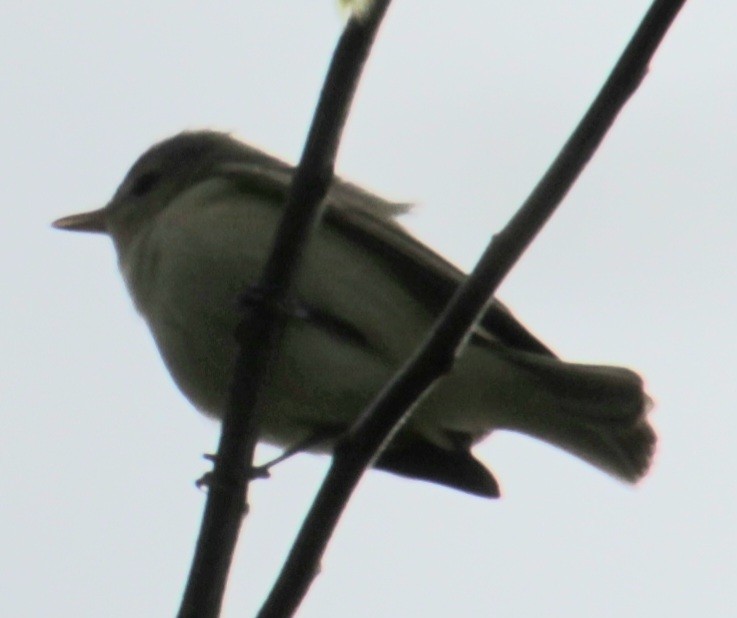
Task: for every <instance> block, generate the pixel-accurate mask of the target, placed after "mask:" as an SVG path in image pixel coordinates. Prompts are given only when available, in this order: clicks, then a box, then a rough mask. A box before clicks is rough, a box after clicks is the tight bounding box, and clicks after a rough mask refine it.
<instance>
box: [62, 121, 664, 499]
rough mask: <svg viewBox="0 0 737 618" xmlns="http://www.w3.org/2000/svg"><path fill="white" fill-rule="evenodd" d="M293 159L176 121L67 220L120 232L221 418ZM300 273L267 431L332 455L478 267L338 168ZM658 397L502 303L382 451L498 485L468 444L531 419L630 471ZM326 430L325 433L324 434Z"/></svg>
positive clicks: (153, 317) (647, 453)
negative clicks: (415, 228) (250, 292)
mask: <svg viewBox="0 0 737 618" xmlns="http://www.w3.org/2000/svg"><path fill="white" fill-rule="evenodd" d="M292 174H293V168H292V167H291V166H289V165H288V164H286V163H283V162H282V161H279V160H278V159H275V158H273V157H271V156H269V155H267V154H265V153H263V152H261V151H259V150H257V149H255V148H253V147H251V146H248V145H246V144H244V143H242V142H239V141H237V140H235V139H234V138H232V137H230V136H229V135H227V134H223V133H218V132H211V131H198V132H185V133H180V134H179V135H176V136H174V137H172V138H169V139H166V140H164V141H162V142H161V143H159V144H156V145H155V146H153V147H152V148H150V149H149V150H148V151H147V152H145V153H144V154H143V155H142V156H141V157H140V158H139V159H138V161H136V163H135V164H134V165H133V167H132V168H131V170H130V171H129V172H128V174H127V175H126V177H125V178H124V180H123V182H122V184H121V185H120V187H118V190H117V191H116V192H115V195H114V196H113V198H112V199H111V200H110V202H109V203H108V204H107V205H106V206H105V207H103V208H101V209H99V210H94V211H92V212H87V213H83V214H77V215H71V216H68V217H64V218H62V219H59V220H58V221H56V222H54V226H55V227H57V228H60V229H65V230H74V231H83V232H100V233H103V234H108V235H109V236H110V237H111V238H112V240H113V243H114V245H115V249H116V251H117V255H118V261H119V265H120V270H121V272H122V274H123V277H124V279H125V282H126V284H127V286H128V291H129V292H130V295H131V297H132V298H133V302H134V303H135V306H136V308H137V309H138V311H139V312H140V313H141V315H142V316H143V317H144V319H145V320H146V322H147V323H148V325H149V327H150V329H151V333H152V334H153V337H154V339H155V340H156V344H157V346H158V348H159V351H160V353H161V356H162V357H163V359H164V362H165V364H166V366H167V368H168V369H169V371H170V373H171V375H172V377H173V378H174V381H175V382H176V384H177V385H178V386H179V388H180V389H181V390H182V392H183V393H184V394H185V395H186V397H187V398H188V399H189V400H190V401H191V402H192V403H193V404H194V406H195V407H197V408H198V409H199V410H201V411H202V412H204V413H205V414H208V415H210V416H214V417H222V416H223V414H224V411H225V405H226V401H227V398H228V392H229V387H230V384H231V380H232V373H233V366H234V362H235V357H236V354H237V344H236V340H235V338H234V330H235V328H236V325H237V323H238V322H239V319H240V315H241V312H240V309H239V303H238V299H239V298H240V297H241V295H242V294H243V293H244V292H245V291H246V290H247V289H248V288H249V286H251V285H252V284H254V283H255V282H256V280H257V279H258V277H259V274H260V272H261V269H262V267H263V265H264V263H265V260H266V257H267V254H268V252H269V250H270V247H271V244H272V238H273V236H274V233H275V230H276V227H277V225H278V223H279V220H280V217H281V214H282V202H283V199H284V196H285V194H286V191H287V188H288V186H289V183H290V180H291V177H292ZM326 199H327V202H328V206H327V211H326V214H325V217H324V219H323V221H322V223H321V225H320V226H319V228H318V229H317V230H316V232H315V235H314V237H313V239H312V241H311V243H310V245H309V248H308V250H307V254H306V256H305V260H304V263H303V264H302V267H301V270H300V273H299V276H298V281H297V285H296V297H297V299H298V301H297V304H298V306H299V307H300V308H301V309H300V310H299V311H295V312H294V314H293V315H290V316H289V317H288V318H287V322H286V327H285V332H284V336H283V338H282V340H281V345H280V349H279V350H278V353H279V356H278V360H277V361H276V363H275V364H274V367H273V371H272V373H271V374H270V375H268V376H267V377H266V384H265V385H264V388H263V396H262V397H261V399H260V405H261V406H262V408H261V412H260V414H261V418H262V422H261V426H260V439H262V440H265V441H267V442H270V443H273V444H276V445H280V446H282V447H285V448H291V447H295V446H296V445H299V444H303V443H307V442H309V441H310V440H311V439H314V438H317V439H318V442H317V443H315V442H314V441H313V443H312V444H311V446H310V450H313V451H317V452H330V450H331V448H332V445H333V444H334V440H335V437H336V436H337V435H339V433H340V432H341V431H342V430H345V429H347V428H348V426H349V425H350V423H351V422H352V421H353V420H354V419H356V417H357V416H358V415H359V413H360V412H361V411H362V409H363V408H364V407H365V406H366V405H367V404H368V403H369V402H370V400H371V399H372V398H373V397H374V396H375V395H376V393H377V392H378V391H379V389H380V388H381V387H382V385H383V384H384V383H385V382H386V381H387V380H388V379H389V378H390V377H391V375H392V373H393V372H394V371H395V370H396V369H397V368H398V367H399V366H400V365H401V364H402V363H403V361H405V360H406V359H407V358H408V356H409V355H410V354H411V353H412V351H413V350H414V348H415V347H416V346H417V345H418V344H419V343H420V341H421V340H422V339H423V337H424V336H425V334H426V333H427V331H428V329H429V328H430V326H431V324H432V323H433V321H434V320H435V318H436V317H437V316H438V314H439V313H440V312H441V310H442V308H443V306H444V305H445V304H446V303H447V302H448V300H449V298H450V297H451V295H452V294H453V292H454V291H455V289H456V288H457V287H458V285H459V284H460V283H461V282H462V281H463V280H464V277H465V276H464V274H463V273H462V272H461V271H459V270H458V269H456V268H455V267H454V266H452V265H451V264H449V263H448V262H447V261H445V260H444V259H443V258H442V257H440V256H439V255H437V254H436V253H434V252H433V251H432V250H431V249H429V248H428V247H426V246H425V245H423V244H422V243H420V242H419V241H417V240H416V239H414V238H413V237H412V236H410V235H409V233H407V232H406V231H405V230H404V229H403V228H402V226H401V225H400V224H399V223H397V221H396V217H397V216H398V215H400V214H402V213H404V212H406V211H407V210H408V206H407V205H403V204H397V203H392V202H389V201H386V200H384V199H381V198H379V197H377V196H375V195H372V194H371V193H368V192H366V191H364V190H362V189H360V188H358V187H356V186H355V185H352V184H349V183H347V182H344V181H342V180H339V179H335V180H334V181H333V184H332V187H331V189H330V191H329V193H328V196H327V198H326ZM649 406H650V400H649V398H648V397H647V395H646V394H645V393H644V390H643V384H642V380H641V378H640V377H639V376H638V375H637V374H636V373H634V372H632V371H630V370H628V369H624V368H620V367H607V366H599V365H582V364H573V363H567V362H564V361H562V360H560V359H558V358H557V357H556V356H555V354H553V352H551V351H550V350H549V349H548V348H547V347H546V346H545V345H544V344H543V343H541V342H540V341H539V340H538V339H537V338H536V337H535V336H534V335H532V334H531V333H530V332H529V331H528V330H527V329H526V328H525V327H524V326H522V325H521V324H520V323H519V322H518V321H517V320H516V319H515V317H514V316H513V315H512V314H511V313H510V311H509V310H508V309H507V308H506V307H505V306H504V305H502V304H501V303H500V302H499V301H497V300H491V301H490V302H489V304H488V307H487V309H486V313H485V315H484V317H483V318H482V319H481V321H480V322H479V324H478V325H477V327H476V329H475V331H474V333H473V336H472V337H471V339H470V341H469V343H468V345H467V346H466V348H465V349H464V351H463V353H462V354H461V355H460V357H459V358H458V360H457V362H456V364H455V366H454V367H453V370H452V371H451V373H450V374H449V375H447V376H446V377H444V378H443V379H442V380H441V381H440V382H439V383H438V384H437V385H436V386H435V388H434V389H433V390H432V391H431V392H430V393H429V394H427V395H426V396H425V397H424V399H422V401H421V402H420V404H419V405H418V406H417V408H416V410H415V412H414V414H413V415H412V416H411V418H410V419H409V421H408V422H407V423H406V424H405V425H404V426H403V427H402V428H401V430H400V431H399V432H398V433H397V435H396V436H395V437H394V438H393V440H392V442H391V444H390V445H389V446H388V447H387V448H386V450H385V451H384V452H383V453H382V455H381V456H380V457H379V459H378V460H377V461H376V462H375V464H374V465H375V467H377V468H381V469H384V470H388V471H390V472H393V473H396V474H400V475H404V476H408V477H413V478H418V479H423V480H428V481H432V482H435V483H440V484H443V485H448V486H450V487H454V488H457V489H460V490H463V491H466V492H470V493H472V494H477V495H482V496H489V497H495V496H498V495H499V487H498V484H497V482H496V480H495V479H494V477H493V475H492V474H491V472H489V471H488V470H487V468H486V467H484V465H483V464H482V463H481V462H479V461H478V460H477V459H475V458H474V456H473V455H472V453H471V450H470V449H471V447H472V446H473V445H474V444H476V443H477V442H479V441H480V440H482V439H483V438H484V437H486V436H488V435H489V434H490V433H491V432H492V431H493V430H496V429H508V430H512V431H519V432H523V433H525V434H528V435H530V436H534V437H535V438H539V439H541V440H544V441H546V442H549V443H551V444H554V445H556V446H558V447H560V448H562V449H564V450H566V451H568V452H569V453H572V454H573V455H576V456H578V457H580V458H581V459H583V460H585V461H587V462H589V463H591V464H593V465H594V466H596V467H598V468H600V469H602V470H604V471H606V472H608V473H610V474H612V475H614V476H616V477H619V478H620V479H623V480H626V481H630V482H634V481H637V480H638V479H639V478H640V477H642V476H643V475H644V474H645V472H646V471H647V469H648V466H649V464H650V460H651V456H652V452H653V449H654V445H655V434H654V432H653V430H652V428H651V427H650V426H649V425H648V423H647V420H646V413H647V410H648V408H649ZM320 438H324V439H322V440H321V441H320V440H319V439H320Z"/></svg>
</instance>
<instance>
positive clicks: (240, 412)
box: [178, 0, 390, 618]
mask: <svg viewBox="0 0 737 618" xmlns="http://www.w3.org/2000/svg"><path fill="white" fill-rule="evenodd" d="M389 3H390V0H377V1H376V2H375V3H374V5H373V9H372V10H371V11H370V12H369V13H367V14H366V15H362V17H361V19H358V18H352V19H350V20H349V21H348V23H347V25H346V27H345V30H344V32H343V34H342V36H341V38H340V41H339V42H338V46H337V48H336V51H335V54H334V56H333V60H332V63H331V66H330V69H329V71H328V75H327V77H326V81H325V85H324V87H323V90H322V93H321V96H320V101H319V103H318V107H317V110H316V112H315V116H314V118H313V122H312V127H311V129H310V133H309V136H308V138H307V142H306V144H305V148H304V151H303V153H302V158H301V161H300V164H299V166H298V167H297V169H296V172H295V175H294V179H293V181H292V185H291V187H290V190H289V195H288V197H287V202H286V206H285V212H284V216H283V219H282V223H281V226H280V228H279V230H278V232H277V236H276V239H275V243H274V247H273V249H272V253H271V255H270V257H269V260H268V262H267V263H266V266H265V268H264V271H263V274H262V276H261V280H260V281H259V283H258V284H257V286H256V287H255V288H254V289H253V290H251V291H250V293H249V297H251V298H255V299H256V302H253V303H252V307H251V311H250V312H249V313H248V314H247V315H246V316H245V317H244V319H243V320H242V322H241V324H240V325H239V327H238V329H237V332H236V336H237V339H238V341H239V343H240V353H239V356H238V359H237V361H236V368H235V371H234V380H233V385H232V388H231V393H230V400H229V404H228V410H227V413H226V415H225V418H224V419H223V424H222V433H221V436H220V444H219V446H218V453H217V456H216V457H215V467H214V470H213V472H212V473H211V474H210V475H208V477H207V484H208V487H209V491H208V497H207V504H206V506H205V514H204V516H203V520H202V526H201V528H200V536H199V538H198V541H197V547H196V549H195V556H194V559H193V562H192V567H191V570H190V574H189V579H188V582H187V587H186V589H185V593H184V598H183V600H182V605H181V608H180V610H179V614H178V615H179V617H180V618H215V617H216V616H218V614H219V613H220V606H221V604H222V598H223V593H224V591H225V584H226V581H227V576H228V570H229V568H230V564H231V561H232V556H233V551H234V549H235V544H236V541H237V539H238V533H239V530H240V524H241V520H242V518H243V516H244V515H245V513H246V511H247V506H246V501H245V500H246V495H247V491H248V481H249V475H250V470H251V465H252V461H253V452H254V449H255V447H256V442H257V440H258V427H259V422H258V413H257V404H258V390H259V386H260V384H261V383H262V381H263V377H264V376H265V375H267V373H268V367H269V365H270V363H271V362H272V359H273V357H274V355H275V354H276V351H277V350H278V343H279V339H280V335H281V331H282V330H283V328H282V327H283V324H282V322H283V317H282V315H281V312H280V311H279V310H278V307H280V306H283V305H284V303H285V301H286V300H287V299H288V296H289V294H290V289H291V287H292V282H293V281H294V279H295V276H296V273H297V269H298V266H299V263H300V261H301V259H302V256H303V254H304V252H305V248H306V246H307V242H308V240H309V236H310V232H311V231H312V229H313V228H314V227H315V226H316V224H317V222H318V221H319V218H320V215H321V212H322V209H321V208H320V203H321V201H322V199H323V197H324V196H325V194H326V193H327V190H328V188H329V186H330V182H331V181H332V178H333V167H334V164H335V157H336V154H337V149H338V144H339V142H340V136H341V133H342V131H343V127H344V125H345V120H346V118H347V116H348V110H349V109H350V105H351V102H352V100H353V95H354V93H355V91H356V86H357V84H358V80H359V77H360V75H361V71H362V69H363V65H364V63H365V60H366V58H367V57H368V54H369V51H370V49H371V44H372V43H373V40H374V38H375V35H376V32H377V30H378V28H379V25H380V23H381V20H382V18H383V16H384V14H385V12H386V9H387V8H388V6H389Z"/></svg>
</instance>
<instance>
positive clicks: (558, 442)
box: [508, 354, 656, 482]
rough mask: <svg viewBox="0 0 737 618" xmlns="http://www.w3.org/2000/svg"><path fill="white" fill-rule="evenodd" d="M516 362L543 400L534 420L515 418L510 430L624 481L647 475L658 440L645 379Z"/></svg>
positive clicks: (602, 369) (607, 370)
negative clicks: (650, 419)
mask: <svg viewBox="0 0 737 618" xmlns="http://www.w3.org/2000/svg"><path fill="white" fill-rule="evenodd" d="M514 356H515V358H514V363H515V364H516V365H517V366H518V367H519V368H521V369H525V370H526V373H528V376H530V377H531V378H532V380H533V383H535V384H536V385H537V387H538V389H539V391H540V392H541V393H543V395H541V396H538V397H535V400H536V403H537V405H535V406H533V408H535V409H534V410H533V411H532V413H531V414H527V415H519V416H517V417H514V418H512V420H511V422H510V424H509V427H508V429H511V430H516V431H522V432H524V433H527V434H530V435H532V436H535V437H537V438H540V439H542V440H544V441H546V442H549V443H551V444H553V445H555V446H559V447H561V448H563V449H565V450H566V451H568V452H570V453H571V454H573V455H576V456H578V457H580V458H581V459H583V460H585V461H587V462H588V463H590V464H592V465H594V466H596V467H598V468H600V469H601V470H604V471H605V472H608V473H609V474H612V475H613V476H616V477H618V478H620V479H622V480H625V481H629V482H636V481H637V480H639V479H640V478H642V477H643V476H644V475H645V473H646V472H647V470H648V468H649V467H650V463H651V460H652V456H653V453H654V450H655V442H656V436H655V432H654V431H653V429H652V427H651V426H650V425H649V424H648V422H647V418H646V415H647V412H648V411H649V409H650V408H651V406H652V401H651V399H650V398H649V397H648V396H647V394H646V393H645V391H644V386H643V382H642V378H640V376H639V375H637V374H636V373H635V372H633V371H630V370H629V369H624V368H622V367H608V366H602V365H582V364H573V363H564V362H561V361H560V360H557V359H554V358H547V357H542V356H538V355H530V354H515V355H514ZM538 389H536V390H538Z"/></svg>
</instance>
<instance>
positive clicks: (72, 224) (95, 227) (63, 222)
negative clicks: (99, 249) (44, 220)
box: [51, 208, 108, 234]
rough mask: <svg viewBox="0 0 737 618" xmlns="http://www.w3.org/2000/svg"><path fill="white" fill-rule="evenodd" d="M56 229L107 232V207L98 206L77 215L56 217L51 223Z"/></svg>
mask: <svg viewBox="0 0 737 618" xmlns="http://www.w3.org/2000/svg"><path fill="white" fill-rule="evenodd" d="M51 225H52V227H55V228H56V229H58V230H71V231H72V232H95V233H98V234H106V233H107V231H108V230H107V208H99V209H98V210H92V211H90V212H81V213H79V214H77V215H69V216H68V217H62V218H61V219H57V220H56V221H54V222H53V223H52V224H51Z"/></svg>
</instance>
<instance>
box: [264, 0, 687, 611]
mask: <svg viewBox="0 0 737 618" xmlns="http://www.w3.org/2000/svg"><path fill="white" fill-rule="evenodd" d="M684 4H685V0H655V2H653V4H652V6H651V7H650V10H649V11H648V13H647V14H646V16H645V18H644V19H643V21H642V23H641V24H640V27H639V28H638V29H637V31H636V33H635V34H634V36H633V38H632V40H631V41H630V43H629V44H628V46H627V48H626V49H625V51H624V52H623V54H622V56H621V57H620V59H619V61H618V62H617V64H616V66H615V68H614V70H613V71H612V73H611V75H610V76H609V78H608V79H607V81H606V83H605V84H604V86H603V87H602V89H601V91H600V92H599V94H598V96H597V97H596V99H595V100H594V102H593V103H592V104H591V106H590V108H589V110H588V111H587V113H586V115H585V116H584V117H583V119H582V120H581V122H580V123H579V125H578V127H577V128H576V130H575V131H574V132H573V134H572V135H571V137H570V138H569V139H568V141H567V142H566V144H565V145H564V147H563V149H562V150H561V152H560V153H559V155H558V157H557V158H556V159H555V160H554V161H553V163H552V165H551V166H550V168H549V169H548V171H547V172H546V173H545V175H544V176H543V177H542V179H541V180H540V182H539V183H538V185H537V186H536V187H535V189H534V190H533V192H532V193H531V194H530V196H529V197H528V199H527V200H526V201H525V203H524V204H523V205H522V207H521V208H520V209H519V211H518V212H517V213H516V215H515V216H514V217H513V218H512V219H511V220H510V222H509V223H508V224H507V226H506V227H505V228H504V229H503V230H502V231H501V232H500V233H499V234H497V235H496V236H495V237H494V238H493V239H492V241H491V242H490V244H489V246H488V247H487V249H486V251H485V252H484V254H483V256H482V257H481V260H480V261H479V263H478V264H477V266H476V268H475V269H474V270H473V272H472V273H471V275H470V276H469V277H468V279H467V280H466V282H465V283H464V285H463V286H462V287H461V288H460V289H459V290H458V291H457V293H456V294H455V296H454V297H453V299H452V300H451V302H450V304H449V305H448V307H447V308H446V309H445V311H444V312H443V314H442V315H441V317H440V318H439V319H438V321H437V322H436V324H435V326H434V328H433V329H432V331H431V333H430V334H429V336H428V338H427V339H426V340H425V342H424V343H423V345H422V346H421V347H420V349H419V350H418V351H417V352H416V353H415V354H414V356H413V357H412V358H411V359H410V360H409V361H408V362H407V363H406V364H405V365H404V367H403V368H402V369H401V370H400V372H399V373H398V374H397V375H396V376H395V377H394V379H393V380H392V381H391V382H390V383H389V384H388V385H387V386H386V387H385V388H384V389H383V390H382V392H381V393H380V394H379V396H378V397H377V398H376V399H375V400H374V402H373V403H372V404H371V405H370V406H369V408H368V409H367V410H366V411H365V412H364V413H363V414H362V416H361V417H360V418H359V419H358V421H357V422H356V424H355V425H354V426H353V427H352V429H351V431H350V432H349V434H348V435H347V436H346V438H345V439H344V440H343V441H342V442H341V443H340V444H339V445H338V447H337V448H336V451H335V456H334V459H333V463H332V465H331V467H330V470H329V472H328V475H327V477H326V479H325V481H324V482H323V485H322V487H321V488H320V491H319V493H318V495H317V497H316V499H315V502H314V503H313V505H312V508H311V509H310V512H309V513H308V515H307V518H306V519H305V521H304V523H303V525H302V528H301V530H300V533H299V535H298V536H297V539H296V541H295V543H294V545H293V547H292V550H291V552H290V554H289V556H288V558H287V561H286V563H285V565H284V568H283V569H282V572H281V574H280V576H279V579H278V580H277V582H276V583H275V585H274V588H273V589H272V592H271V594H270V596H269V598H268V599H267V600H266V603H265V604H264V606H263V608H262V609H261V612H260V614H259V617H260V618H279V617H282V616H291V615H292V614H293V613H294V612H295V611H296V609H297V607H298V606H299V604H300V602H301V601H302V599H303V598H304V596H305V594H306V593H307V590H308V588H309V585H310V583H311V581H312V579H313V574H314V573H315V572H316V571H317V568H318V565H319V561H320V557H321V556H322V554H323V552H324V550H325V548H326V546H327V543H328V541H329V539H330V537H331V535H332V533H333V530H334V528H335V526H336V524H337V522H338V519H339V518H340V515H341V514H342V512H343V509H344V508H345V505H346V504H347V501H348V499H349V498H350V495H351V493H352V492H353V490H354V489H355V487H356V485H357V484H358V481H359V479H360V477H361V475H362V474H363V472H364V471H365V470H366V469H367V468H368V467H369V466H370V465H371V462H372V461H373V460H374V459H375V458H376V457H377V455H378V453H379V452H380V451H381V449H382V447H383V446H384V445H385V444H386V443H387V442H388V441H389V440H390V438H391V436H392V434H393V432H394V431H395V430H396V428H397V427H398V426H399V425H400V424H401V423H402V422H403V421H404V420H406V417H407V415H409V414H410V413H411V407H412V405H413V403H414V402H416V401H417V400H418V399H419V398H420V397H421V396H422V394H423V393H424V392H425V391H427V390H428V389H429V388H430V387H431V386H432V384H433V383H434V382H435V381H436V380H437V379H438V378H440V377H442V375H443V374H444V373H445V372H447V371H448V370H449V368H450V367H451V366H452V363H453V361H454V359H455V356H456V353H457V351H458V350H459V349H460V347H461V346H462V344H463V342H464V340H465V338H466V337H467V333H468V332H469V330H470V329H471V328H472V326H473V324H474V323H475V321H476V320H477V319H478V318H479V317H480V315H481V313H482V311H483V309H484V307H485V306H486V303H487V302H488V300H489V298H490V297H491V295H492V294H493V293H494V291H495V290H496V288H497V287H498V286H499V284H500V283H501V281H502V280H503V278H504V277H505V276H506V275H507V273H508V272H509V271H510V270H511V268H512V266H513V265H514V264H515V262H516V261H517V260H518V259H519V257H520V256H521V255H522V253H523V252H524V250H525V249H526V248H527V246H528V245H529V244H530V242H532V240H533V239H534V238H535V236H536V235H537V233H538V232H539V231H540V229H541V228H542V227H543V225H544V224H545V222H546V221H547V220H548V219H549V218H550V216H551V215H552V213H553V212H554V211H555V208H556V207H557V206H558V204H559V203H560V202H561V201H562V199H563V197H564V196H565V195H566V193H567V192H568V190H569V189H570V188H571V186H572V185H573V183H574V181H575V180H576V178H577V177H578V175H579V174H580V173H581V171H582V170H583V169H584V167H585V166H586V164H587V162H588V161H589V159H590V158H591V157H592V156H593V154H594V152H595V151H596V149H597V148H598V146H599V144H600V143H601V141H602V139H603V138H604V136H605V135H606V132H607V131H608V129H609V128H610V127H611V125H612V124H613V122H614V120H615V119H616V117H617V115H618V114H619V112H620V110H621V109H622V108H623V107H624V105H625V103H626V102H627V100H628V99H629V98H630V96H631V95H632V94H633V93H634V92H635V90H636V89H637V87H638V86H639V85H640V83H641V81H642V79H643V78H644V76H645V74H646V72H647V66H648V64H649V62H650V60H651V58H652V56H653V54H654V53H655V50H656V49H657V47H658V46H659V44H660V42H661V41H662V39H663V37H664V36H665V33H666V32H667V30H668V28H669V27H670V25H671V23H672V22H673V20H674V19H675V17H676V15H677V14H678V12H679V11H680V9H681V8H682V6H683V5H684Z"/></svg>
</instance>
